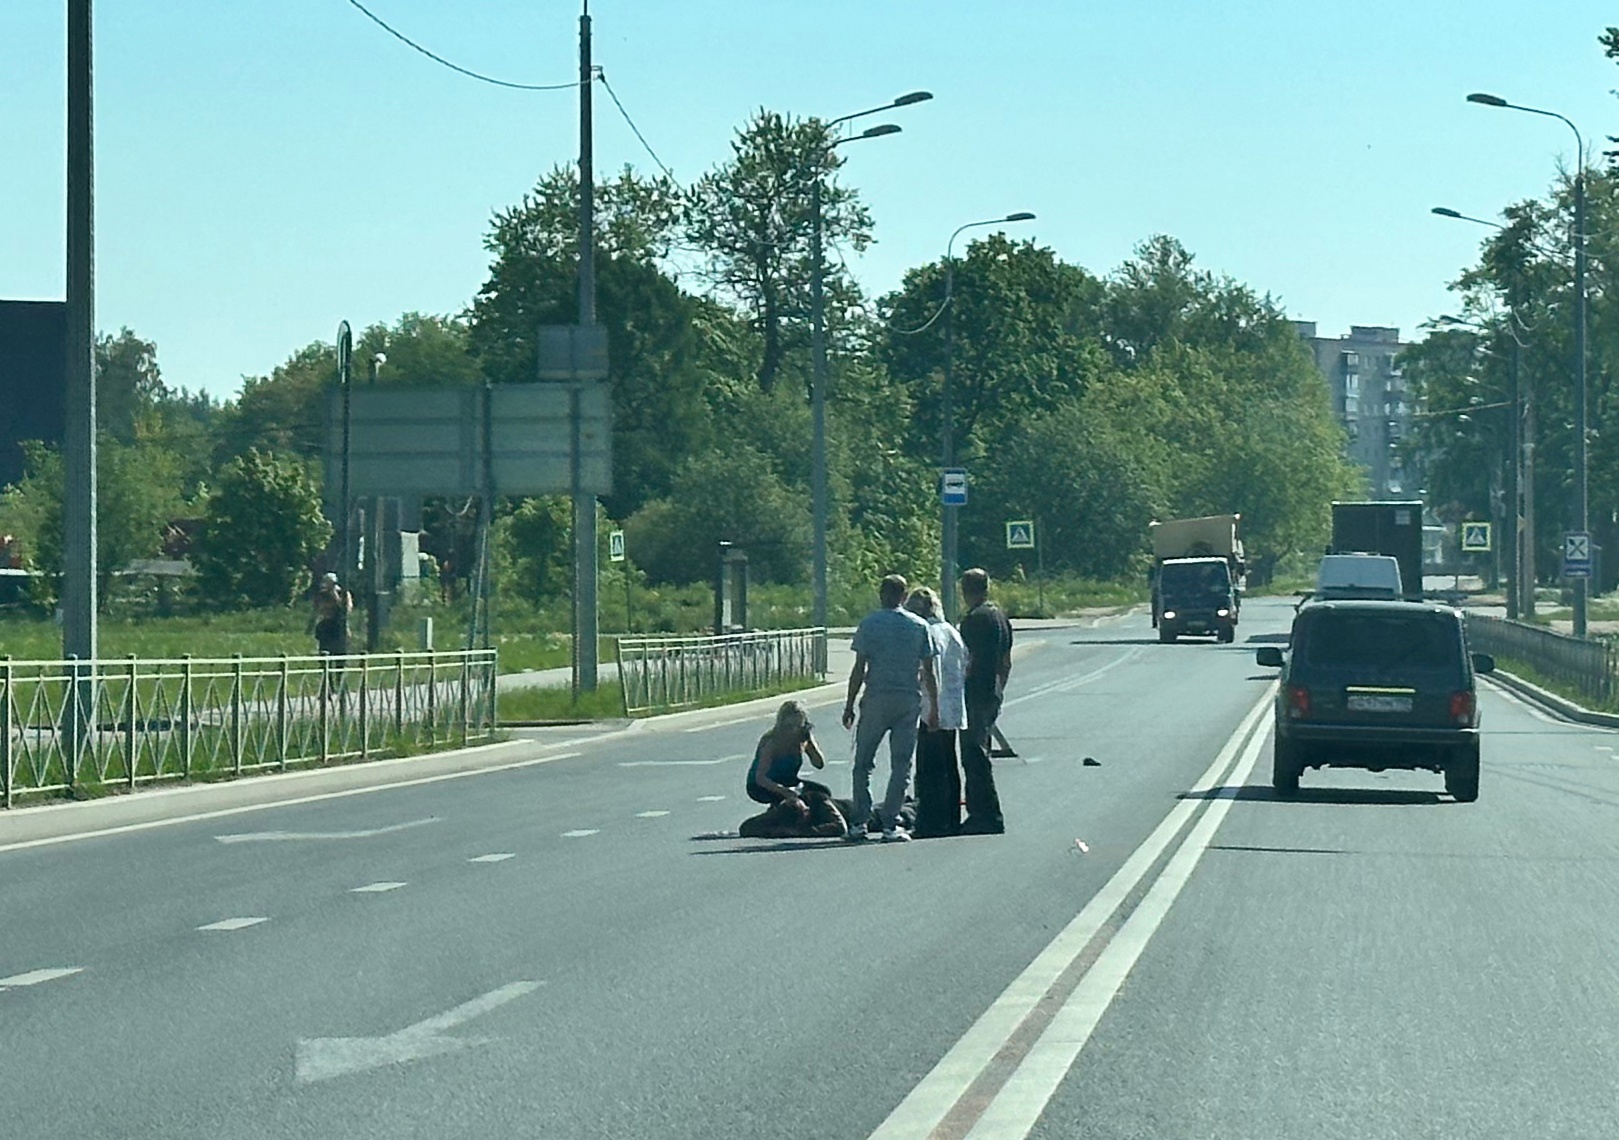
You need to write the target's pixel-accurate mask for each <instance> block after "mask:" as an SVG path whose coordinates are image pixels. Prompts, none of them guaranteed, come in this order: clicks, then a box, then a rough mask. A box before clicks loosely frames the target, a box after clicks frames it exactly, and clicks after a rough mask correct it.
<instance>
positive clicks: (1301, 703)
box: [1287, 685, 1310, 717]
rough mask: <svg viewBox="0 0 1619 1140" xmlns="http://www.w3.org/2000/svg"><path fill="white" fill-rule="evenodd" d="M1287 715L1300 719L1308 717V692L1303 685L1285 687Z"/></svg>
mask: <svg viewBox="0 0 1619 1140" xmlns="http://www.w3.org/2000/svg"><path fill="white" fill-rule="evenodd" d="M1287 715H1288V716H1292V717H1301V716H1309V715H1310V690H1309V689H1306V688H1305V687H1304V686H1303V685H1289V686H1288V687H1287Z"/></svg>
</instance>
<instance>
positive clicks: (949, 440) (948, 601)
mask: <svg viewBox="0 0 1619 1140" xmlns="http://www.w3.org/2000/svg"><path fill="white" fill-rule="evenodd" d="M1032 221H1034V215H1033V214H1031V213H1029V212H1028V211H1027V210H1019V211H1018V212H1017V213H1015V214H1007V215H1006V216H1005V217H1004V218H986V219H984V220H983V221H981V222H967V223H966V224H964V225H960V226H957V227H956V229H955V232H954V233H952V234H951V235H950V240H949V241H947V242H945V246H944V320H945V325H944V390H943V393H942V397H941V399H940V401H939V453H940V460H941V464H942V467H943V470H944V471H948V470H950V469H951V468H953V467H954V466H955V465H956V438H955V437H956V430H955V408H954V405H953V404H952V397H953V391H952V389H953V384H952V380H953V371H954V364H955V356H956V306H955V295H956V259H955V253H954V251H955V246H956V238H958V237H960V236H961V233H962V231H963V230H971V229H977V228H978V227H980V226H998V225H1002V224H1004V223H1006V222H1032ZM940 479H941V484H940V486H941V489H942V487H943V483H942V480H943V474H942V472H941V475H940ZM939 498H940V501H941V504H942V505H941V506H940V508H939V509H940V511H942V512H943V514H944V518H943V520H942V523H943V526H942V528H941V529H942V531H943V542H942V544H941V546H940V557H939V593H940V601H941V603H942V604H943V606H944V617H945V620H946V621H955V620H956V532H957V515H956V511H957V510H958V508H957V507H956V506H955V504H953V503H944V502H943V499H944V496H943V494H942V493H941V494H940V496H939Z"/></svg>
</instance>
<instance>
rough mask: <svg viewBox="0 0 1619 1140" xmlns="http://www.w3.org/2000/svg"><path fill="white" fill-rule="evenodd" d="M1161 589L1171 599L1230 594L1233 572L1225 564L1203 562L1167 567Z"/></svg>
mask: <svg viewBox="0 0 1619 1140" xmlns="http://www.w3.org/2000/svg"><path fill="white" fill-rule="evenodd" d="M1160 588H1161V589H1162V590H1163V592H1164V593H1165V594H1166V595H1169V596H1171V597H1199V596H1202V595H1206V594H1229V593H1230V592H1231V572H1230V571H1229V570H1228V569H1227V568H1226V564H1225V563H1224V562H1203V563H1199V564H1197V565H1195V566H1165V567H1164V576H1163V581H1162V584H1161V586H1160Z"/></svg>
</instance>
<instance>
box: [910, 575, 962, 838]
mask: <svg viewBox="0 0 1619 1140" xmlns="http://www.w3.org/2000/svg"><path fill="white" fill-rule="evenodd" d="M905 608H906V609H908V610H910V611H911V612H912V613H913V614H915V615H916V616H917V617H919V618H921V619H922V620H923V621H925V622H927V623H928V637H929V638H930V639H931V640H932V642H933V649H934V652H935V654H936V664H937V668H938V673H939V722H938V724H937V725H935V726H932V727H930V726H929V725H927V724H922V725H919V726H918V727H917V731H916V827H915V829H914V830H913V831H912V834H913V835H914V836H915V837H916V838H918V839H931V838H937V837H940V836H945V835H954V834H956V832H957V831H959V830H960V829H961V769H960V768H959V767H958V766H957V763H956V734H957V733H958V732H959V731H960V730H961V729H964V728H966V727H967V646H966V645H965V644H964V643H963V642H962V640H961V634H959V633H958V632H956V627H955V626H953V625H951V624H950V623H949V622H947V621H945V620H944V615H943V613H942V612H941V611H940V606H939V596H938V595H937V594H935V593H934V592H933V591H932V590H930V589H928V588H927V587H926V586H919V587H917V588H916V589H915V590H912V591H911V596H910V597H909V598H908V599H906V602H905Z"/></svg>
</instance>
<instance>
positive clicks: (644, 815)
mask: <svg viewBox="0 0 1619 1140" xmlns="http://www.w3.org/2000/svg"><path fill="white" fill-rule="evenodd" d="M668 814H669V813H668V812H666V811H638V812H636V813H635V818H636V819H657V818H658V817H659V816H663V815H668Z"/></svg>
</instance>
